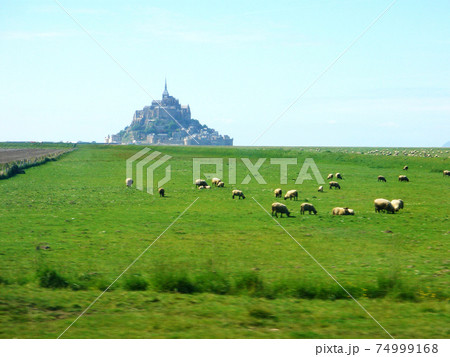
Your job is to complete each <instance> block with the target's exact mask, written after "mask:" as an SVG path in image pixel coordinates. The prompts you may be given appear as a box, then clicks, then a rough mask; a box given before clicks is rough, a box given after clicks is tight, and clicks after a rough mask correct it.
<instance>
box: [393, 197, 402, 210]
mask: <svg viewBox="0 0 450 357" xmlns="http://www.w3.org/2000/svg"><path fill="white" fill-rule="evenodd" d="M391 204H392V206H393V207H394V210H395V212H398V211H399V210H401V209H403V207H404V203H403V200H400V199H396V200H392V201H391Z"/></svg>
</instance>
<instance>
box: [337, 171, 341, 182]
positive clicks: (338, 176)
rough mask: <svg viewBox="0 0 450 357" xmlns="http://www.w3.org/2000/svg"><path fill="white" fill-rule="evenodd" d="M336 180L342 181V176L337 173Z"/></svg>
mask: <svg viewBox="0 0 450 357" xmlns="http://www.w3.org/2000/svg"><path fill="white" fill-rule="evenodd" d="M336 178H337V179H341V180H342V175H341V174H340V173H339V172H338V173H336Z"/></svg>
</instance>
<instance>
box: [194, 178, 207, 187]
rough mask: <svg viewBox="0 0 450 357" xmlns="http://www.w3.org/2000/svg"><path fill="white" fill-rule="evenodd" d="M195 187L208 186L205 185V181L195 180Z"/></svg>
mask: <svg viewBox="0 0 450 357" xmlns="http://www.w3.org/2000/svg"><path fill="white" fill-rule="evenodd" d="M195 185H196V186H208V184H207V183H206V181H205V180H202V179H197V180H195Z"/></svg>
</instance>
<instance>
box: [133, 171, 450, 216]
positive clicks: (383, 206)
mask: <svg viewBox="0 0 450 357" xmlns="http://www.w3.org/2000/svg"><path fill="white" fill-rule="evenodd" d="M403 170H404V171H408V166H404V167H403ZM443 175H444V176H450V171H449V170H444V171H443ZM334 177H336V179H340V180H342V179H343V177H342V174H341V173H339V172H338V173H336V174H335V175H333V174H329V175H328V176H327V180H331V179H333V178H334ZM398 181H400V182H409V179H408V177H407V176H406V175H399V176H398ZM378 182H387V180H386V178H385V177H384V176H382V175H379V176H378ZM125 184H126V185H127V187H131V186H132V185H133V179H132V178H127V179H126V180H125ZM211 184H212V185H214V186H216V187H225V183H224V182H223V181H222V180H221V179H219V178H213V179H212V180H211ZM328 184H329V187H330V189H332V188H334V189H341V186H340V185H339V183H338V182H336V181H330V182H328ZM195 185H196V187H197V188H198V189H200V190H204V189H206V190H208V189H211V186H209V185H208V183H207V182H206V180H202V179H197V180H196V181H195ZM317 191H318V192H323V186H319V188H318V190H317ZM158 193H159V195H160V197H164V195H165V190H164V188H162V187H161V188H159V189H158ZM231 194H232V196H231V197H232V198H233V199H234V198H235V197H238V198H239V199H241V198H242V199H245V195H244V193H243V192H242V191H241V190H233V191H232V192H231ZM274 194H275V198H281V197H283V191H282V189H281V188H277V189H275V190H274ZM284 199H285V200H287V199H289V200H292V199H293V200H294V201H297V200H298V191H297V190H289V191H287V192H286V194H285V195H284ZM374 206H375V212H387V213H392V214H393V213H395V212H398V211H399V210H400V209H403V207H404V202H403V200H401V199H395V200H392V201H389V200H386V199H384V198H377V199H376V200H374ZM305 212H309V214H311V213H314V214H317V210H316V208H315V207H314V205H313V204H311V203H308V202H304V203H302V204H301V205H300V214H302V215H303V214H305ZM278 213H279V214H280V217H283V214H285V215H286V216H288V217H289V216H290V215H291V212H289V209H288V208H287V206H286V205H284V204H282V203H280V202H274V203H272V216H273V215H275V217H277V218H278ZM331 213H332V214H333V215H335V216H347V215H350V216H353V215H354V214H355V211H354V210H353V209H351V208H348V207H334V208H333V209H332V211H331Z"/></svg>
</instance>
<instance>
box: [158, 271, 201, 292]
mask: <svg viewBox="0 0 450 357" xmlns="http://www.w3.org/2000/svg"><path fill="white" fill-rule="evenodd" d="M153 285H154V287H155V289H156V290H157V291H160V292H176V293H180V294H192V293H195V292H198V290H197V289H196V287H195V284H194V282H193V281H192V279H191V278H190V277H189V276H188V275H187V274H186V273H184V272H165V273H162V272H159V273H156V274H154V276H153Z"/></svg>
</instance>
